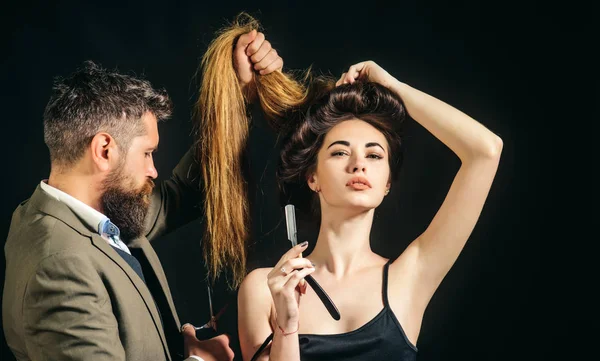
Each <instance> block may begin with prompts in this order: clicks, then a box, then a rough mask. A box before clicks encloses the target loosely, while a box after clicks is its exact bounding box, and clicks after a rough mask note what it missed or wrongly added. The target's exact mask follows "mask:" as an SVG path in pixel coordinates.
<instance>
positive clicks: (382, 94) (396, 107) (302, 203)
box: [277, 76, 406, 215]
mask: <svg viewBox="0 0 600 361" xmlns="http://www.w3.org/2000/svg"><path fill="white" fill-rule="evenodd" d="M405 116H406V111H405V109H404V103H403V102H402V99H400V97H398V96H397V95H396V94H394V93H393V92H392V91H390V90H389V89H388V88H386V87H384V86H383V85H380V84H378V83H371V82H361V81H356V82H354V83H353V84H343V85H340V86H337V87H336V86H335V80H334V79H333V78H330V77H328V76H320V77H317V78H314V79H313V81H312V82H311V85H310V89H309V99H308V100H307V103H306V105H305V106H304V109H303V110H301V111H299V112H297V113H296V114H295V117H296V119H295V121H292V122H291V123H292V124H293V125H292V126H291V129H290V130H289V132H288V135H287V136H286V137H285V138H284V141H283V144H284V145H283V147H282V150H281V159H280V160H281V162H280V164H279V167H278V170H277V175H278V179H279V186H280V190H281V193H282V198H281V200H282V202H283V203H284V204H288V203H292V204H294V206H295V207H296V208H298V209H300V210H301V211H303V212H307V213H311V211H312V213H313V214H315V215H318V214H319V213H320V212H319V210H320V208H319V202H318V197H315V196H314V195H313V191H312V190H311V189H310V188H309V187H308V184H307V179H308V175H309V174H311V173H312V172H313V171H314V170H315V167H316V165H317V154H318V153H319V150H320V149H321V146H322V145H323V140H324V139H325V136H326V134H327V133H328V132H329V131H330V130H331V128H333V127H334V126H336V125H337V124H339V123H341V122H343V121H346V120H350V119H354V118H356V119H360V120H362V121H365V122H367V123H369V124H370V125H372V126H374V127H375V128H376V129H377V130H379V131H380V132H381V133H383V135H384V136H385V138H386V140H387V142H388V144H389V147H390V149H389V157H388V159H389V162H390V171H391V178H392V180H395V179H397V176H398V172H399V170H400V166H401V165H402V148H401V144H402V142H401V130H402V125H403V121H404V118H405ZM313 199H314V200H316V201H313Z"/></svg>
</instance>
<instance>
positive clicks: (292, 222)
mask: <svg viewBox="0 0 600 361" xmlns="http://www.w3.org/2000/svg"><path fill="white" fill-rule="evenodd" d="M285 224H286V226H287V236H288V239H289V240H290V242H292V247H295V246H296V245H297V244H298V230H297V228H296V210H295V208H294V205H293V204H288V205H286V206H285Z"/></svg>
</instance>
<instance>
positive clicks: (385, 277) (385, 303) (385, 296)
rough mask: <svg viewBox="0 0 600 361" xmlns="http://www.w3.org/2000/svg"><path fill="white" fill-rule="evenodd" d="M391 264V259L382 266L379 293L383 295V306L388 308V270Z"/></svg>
mask: <svg viewBox="0 0 600 361" xmlns="http://www.w3.org/2000/svg"><path fill="white" fill-rule="evenodd" d="M392 262H393V260H392V259H389V260H388V261H387V262H386V264H385V266H383V282H381V293H382V294H383V306H384V307H389V306H390V303H389V301H388V292H387V291H388V269H389V268H390V264H391V263H392Z"/></svg>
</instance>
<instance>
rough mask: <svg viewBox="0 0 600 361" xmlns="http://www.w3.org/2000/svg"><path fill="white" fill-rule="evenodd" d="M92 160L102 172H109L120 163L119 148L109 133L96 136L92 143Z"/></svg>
mask: <svg viewBox="0 0 600 361" xmlns="http://www.w3.org/2000/svg"><path fill="white" fill-rule="evenodd" d="M90 152H91V155H92V160H93V162H94V164H95V165H96V167H98V169H100V170H101V171H108V170H110V169H111V168H112V167H114V165H115V164H117V163H118V162H119V157H120V154H119V147H118V146H117V142H116V141H115V138H113V137H112V136H111V135H110V134H108V133H104V132H101V133H98V134H96V135H94V137H93V138H92V141H91V143H90Z"/></svg>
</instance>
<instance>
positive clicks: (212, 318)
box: [181, 284, 229, 332]
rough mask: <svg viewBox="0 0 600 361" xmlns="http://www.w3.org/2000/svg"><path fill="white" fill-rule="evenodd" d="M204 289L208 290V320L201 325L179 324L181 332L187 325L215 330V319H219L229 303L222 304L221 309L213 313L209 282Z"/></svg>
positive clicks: (197, 328) (199, 328) (195, 328)
mask: <svg viewBox="0 0 600 361" xmlns="http://www.w3.org/2000/svg"><path fill="white" fill-rule="evenodd" d="M206 289H207V292H208V307H209V309H210V320H208V322H206V323H205V324H204V325H202V326H193V325H192V324H190V323H186V324H184V325H183V326H181V332H183V329H184V327H187V326H192V327H194V330H196V331H198V330H205V329H212V330H213V331H215V332H216V331H217V321H218V320H219V318H221V316H222V315H223V313H224V312H225V310H226V309H227V306H229V303H227V304H225V306H223V308H221V310H219V312H218V313H217V314H216V315H215V313H214V311H213V304H212V289H211V288H210V285H209V284H207V285H206Z"/></svg>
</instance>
